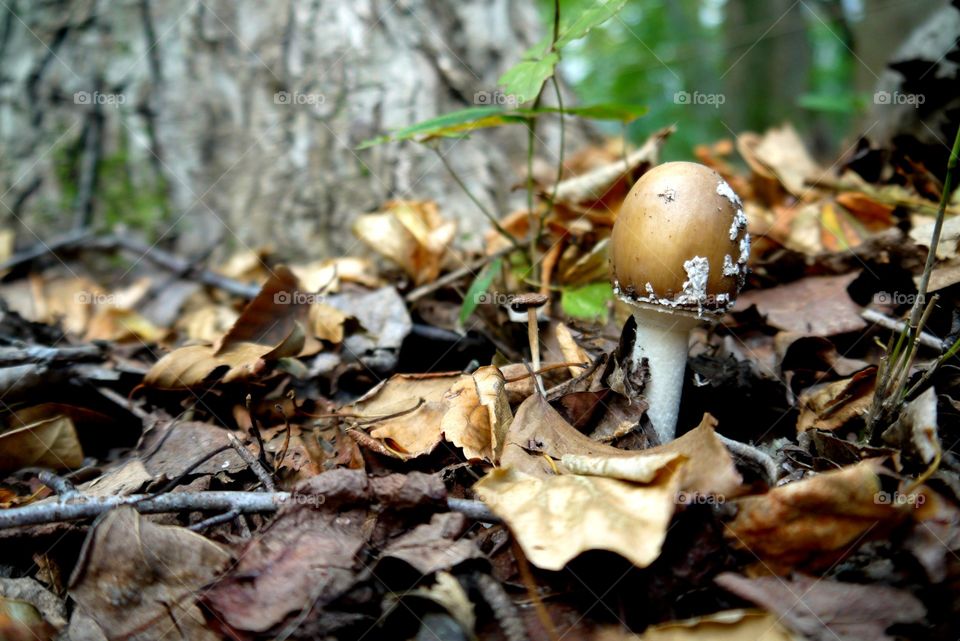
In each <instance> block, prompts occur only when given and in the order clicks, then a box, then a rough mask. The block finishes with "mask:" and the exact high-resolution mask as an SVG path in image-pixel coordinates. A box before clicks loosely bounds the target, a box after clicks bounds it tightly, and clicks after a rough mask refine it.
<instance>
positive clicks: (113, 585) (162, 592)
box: [70, 507, 231, 641]
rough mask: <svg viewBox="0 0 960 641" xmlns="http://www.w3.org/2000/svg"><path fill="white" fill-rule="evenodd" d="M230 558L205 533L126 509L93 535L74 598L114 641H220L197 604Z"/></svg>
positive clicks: (72, 593) (73, 590)
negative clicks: (200, 596) (198, 532)
mask: <svg viewBox="0 0 960 641" xmlns="http://www.w3.org/2000/svg"><path fill="white" fill-rule="evenodd" d="M230 558H231V557H230V553H229V552H227V551H226V550H225V549H224V548H222V547H221V546H219V545H217V544H216V543H213V542H212V541H209V540H208V539H206V538H204V537H202V536H200V535H199V534H195V533H194V532H191V531H190V530H188V529H186V528H182V527H175V526H171V525H157V524H156V523H153V522H152V521H150V520H149V519H147V518H144V517H142V516H140V515H139V514H137V512H136V510H135V509H133V508H132V507H120V508H116V509H115V510H112V511H111V512H109V513H108V514H107V516H106V517H105V518H104V519H103V520H102V521H100V522H99V523H98V524H97V526H96V527H95V528H93V529H92V530H91V531H90V534H89V535H88V536H87V540H86V542H85V543H84V547H83V551H82V552H81V558H80V561H79V563H78V564H77V568H76V570H74V573H73V577H71V579H70V596H71V597H72V598H73V599H74V601H76V602H77V604H78V606H79V608H80V609H81V610H82V612H83V613H84V614H86V615H87V616H89V617H90V618H92V619H93V620H94V621H95V622H96V623H97V625H99V627H100V629H101V630H102V631H103V634H104V635H106V638H108V639H111V640H112V639H124V640H131V641H155V640H157V639H164V640H167V639H171V640H172V639H183V640H184V641H194V640H201V641H203V640H206V639H210V640H213V639H219V638H220V637H219V635H217V634H215V633H213V632H212V631H210V630H209V629H208V628H207V626H206V623H205V621H204V617H203V614H202V613H201V612H200V609H199V608H198V607H197V605H196V602H195V599H196V594H197V593H198V591H199V590H200V589H201V588H202V587H204V586H205V585H207V584H208V583H210V581H212V580H213V579H214V578H215V577H216V576H217V574H219V573H220V572H221V571H222V570H223V569H224V568H225V567H226V566H227V564H228V563H229V562H230Z"/></svg>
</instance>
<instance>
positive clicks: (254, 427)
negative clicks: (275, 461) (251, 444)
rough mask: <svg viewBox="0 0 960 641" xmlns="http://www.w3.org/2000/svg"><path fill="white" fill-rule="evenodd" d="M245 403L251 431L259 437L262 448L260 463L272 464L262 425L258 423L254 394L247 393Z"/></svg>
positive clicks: (264, 464)
mask: <svg viewBox="0 0 960 641" xmlns="http://www.w3.org/2000/svg"><path fill="white" fill-rule="evenodd" d="M244 405H246V408H247V415H248V416H249V417H250V431H251V432H253V437H254V438H255V439H257V447H259V448H260V451H259V452H257V458H259V459H260V463H261V464H262V465H263V467H267V466H268V465H270V462H269V461H268V460H267V447H266V446H265V445H264V444H263V434H262V433H261V432H260V425H259V424H258V423H257V416H256V414H254V412H253V396H252V395H250V394H247V396H246V398H245V399H244Z"/></svg>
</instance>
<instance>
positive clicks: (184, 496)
mask: <svg viewBox="0 0 960 641" xmlns="http://www.w3.org/2000/svg"><path fill="white" fill-rule="evenodd" d="M314 498H315V497H312V496H310V495H306V494H292V493H290V492H172V493H170V494H162V495H160V496H152V495H150V494H132V495H130V496H105V497H99V496H85V495H80V496H77V497H75V498H72V499H70V500H65V501H49V502H43V503H35V504H33V505H27V506H25V507H16V508H11V509H8V510H0V530H4V529H8V528H14V527H22V526H25V525H40V524H42V523H59V522H61V521H73V520H76V519H87V518H92V517H96V516H99V515H100V514H103V513H104V512H106V511H108V510H111V509H113V508H115V507H120V506H121V505H130V506H132V507H134V508H135V509H136V510H137V511H138V512H140V513H141V514H161V513H166V512H237V513H238V514H247V513H258V512H276V511H277V510H278V509H280V507H281V506H282V505H283V504H284V503H287V502H288V501H294V502H296V501H304V502H309V501H312V500H314ZM447 506H448V507H449V508H450V510H451V511H453V512H460V513H461V514H464V515H466V516H468V517H470V518H472V519H475V520H477V521H484V522H487V523H498V522H499V521H500V519H499V518H497V517H496V516H495V515H494V514H493V513H492V512H491V511H490V510H489V509H488V508H487V506H486V505H484V504H483V503H481V502H480V501H472V500H469V499H453V498H451V499H447Z"/></svg>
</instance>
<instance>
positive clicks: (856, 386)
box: [797, 366, 877, 432]
mask: <svg viewBox="0 0 960 641" xmlns="http://www.w3.org/2000/svg"><path fill="white" fill-rule="evenodd" d="M876 386H877V368H876V367H874V366H871V367H868V368H866V369H864V370H861V371H859V372H857V373H856V374H854V375H853V376H851V377H850V378H847V379H844V380H842V381H834V382H833V383H828V384H826V385H823V386H821V387H816V388H813V389H811V390H808V391H806V392H804V393H803V394H801V395H800V399H799V402H798V404H799V405H800V416H798V417H797V431H798V432H804V431H806V430H810V429H818V430H829V431H834V430H838V429H840V428H841V427H843V426H845V425H846V424H847V423H849V422H850V421H852V420H854V419H857V418H860V417H861V416H864V415H865V414H866V413H867V412H868V411H869V410H870V406H871V404H872V403H873V394H874V390H875V389H876Z"/></svg>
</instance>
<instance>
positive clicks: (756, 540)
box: [726, 459, 907, 572]
mask: <svg viewBox="0 0 960 641" xmlns="http://www.w3.org/2000/svg"><path fill="white" fill-rule="evenodd" d="M881 470H882V465H881V462H880V461H878V460H877V459H871V460H867V461H863V462H862V463H858V464H857V465H853V466H850V467H845V468H843V469H840V470H837V471H834V472H826V473H824V474H819V475H817V476H812V477H809V478H806V479H804V480H802V481H796V482H793V483H788V484H786V485H782V486H780V487H777V488H774V489H772V490H770V491H769V492H767V493H766V494H761V495H758V496H747V497H743V498H739V499H734V500H733V501H732V504H733V505H734V506H736V508H737V515H736V518H734V519H733V520H732V521H731V522H730V523H728V524H727V526H726V535H727V538H728V539H729V540H730V542H731V543H732V544H733V545H734V546H735V547H738V548H741V549H744V550H747V551H749V553H750V554H751V555H752V556H755V557H756V558H757V559H759V560H760V561H761V562H762V563H763V566H764V567H765V568H767V569H768V570H770V571H774V572H786V571H789V570H791V569H793V568H795V567H799V566H810V567H820V566H824V567H828V566H829V565H830V564H831V563H832V562H833V561H835V560H836V559H837V558H838V557H839V556H840V555H841V554H843V553H844V552H846V551H847V550H848V549H849V548H850V546H856V545H858V544H860V543H862V542H863V541H864V540H866V539H867V537H868V536H869V535H874V536H880V535H882V534H883V533H884V532H885V531H886V529H887V527H888V526H892V525H894V524H895V523H896V522H898V521H899V520H900V519H901V518H903V517H904V516H905V515H906V509H907V508H905V507H903V506H897V505H892V504H891V503H892V502H891V501H890V500H888V499H887V496H886V494H885V493H884V492H883V490H882V487H881V485H880V476H879V473H880V472H881Z"/></svg>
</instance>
